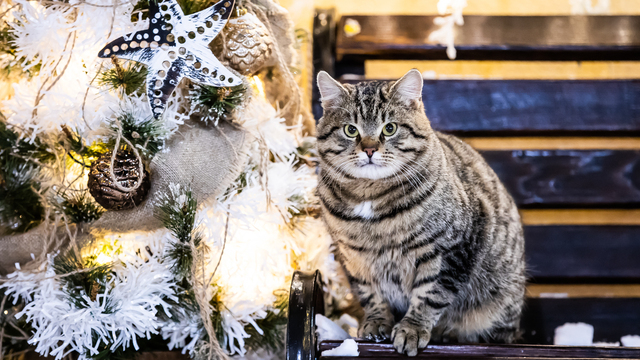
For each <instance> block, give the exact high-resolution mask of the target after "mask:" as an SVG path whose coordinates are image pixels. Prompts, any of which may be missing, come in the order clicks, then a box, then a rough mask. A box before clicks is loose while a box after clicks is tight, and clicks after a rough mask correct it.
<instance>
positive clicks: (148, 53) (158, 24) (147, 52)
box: [98, 0, 242, 118]
mask: <svg viewBox="0 0 640 360" xmlns="http://www.w3.org/2000/svg"><path fill="white" fill-rule="evenodd" d="M234 1H235V0H222V1H220V2H218V3H217V4H215V5H213V6H211V7H209V8H207V9H204V10H202V11H200V12H197V13H195V14H192V15H188V16H186V15H184V13H183V12H182V9H181V8H180V5H178V3H177V2H176V0H163V1H161V0H150V1H149V29H147V30H141V31H137V32H134V33H131V34H127V35H125V36H123V37H121V38H118V39H116V40H114V41H112V42H110V43H109V44H108V45H107V46H105V47H104V48H103V49H102V50H100V53H99V54H98V56H99V57H101V58H108V57H111V56H114V55H115V56H116V57H118V58H122V59H127V60H133V61H137V62H139V63H142V64H145V65H147V67H148V70H149V71H148V74H147V95H148V98H149V104H150V105H151V110H152V112H153V116H154V117H156V118H159V117H160V116H161V115H162V113H163V112H164V109H165V107H166V104H167V100H168V99H169V96H171V93H172V92H173V90H174V89H175V88H176V86H178V84H179V83H180V81H181V80H182V78H184V77H186V78H189V79H191V80H193V81H195V82H197V83H200V84H203V85H210V86H216V87H226V86H236V85H240V84H241V83H242V81H241V79H240V78H239V77H238V76H236V75H235V74H234V73H232V72H231V71H229V70H228V69H227V68H226V67H224V65H222V64H221V63H220V61H218V59H216V57H215V56H214V55H213V54H212V53H211V50H210V49H209V43H210V42H211V41H212V40H213V38H215V37H216V35H218V33H219V32H220V31H221V30H222V28H223V27H224V26H225V24H226V23H227V20H228V19H229V15H231V10H232V8H233V5H234Z"/></svg>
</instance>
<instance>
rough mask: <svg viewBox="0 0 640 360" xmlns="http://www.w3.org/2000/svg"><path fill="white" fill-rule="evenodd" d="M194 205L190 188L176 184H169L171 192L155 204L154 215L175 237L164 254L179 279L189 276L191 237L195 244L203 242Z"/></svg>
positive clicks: (191, 254)
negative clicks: (171, 186)
mask: <svg viewBox="0 0 640 360" xmlns="http://www.w3.org/2000/svg"><path fill="white" fill-rule="evenodd" d="M197 207H198V202H197V200H196V198H195V196H194V195H193V193H192V192H191V190H190V189H184V188H182V187H179V186H176V187H174V188H172V189H171V194H165V196H163V197H161V200H160V202H159V204H158V205H157V206H156V216H157V217H158V219H160V221H162V224H163V225H164V227H165V228H167V229H168V230H169V231H171V232H172V233H173V236H175V238H176V239H177V241H174V242H172V243H171V244H170V247H169V249H168V251H167V258H168V259H169V260H170V261H171V263H172V264H174V266H173V268H172V269H173V272H174V273H175V274H176V276H177V277H178V279H180V280H181V281H182V280H186V279H189V278H190V276H191V269H192V266H193V252H192V251H191V241H192V240H193V244H194V246H195V247H196V248H200V245H201V244H202V235H201V234H200V233H199V232H198V231H197V229H196V224H195V220H196V210H197ZM187 290H189V289H187Z"/></svg>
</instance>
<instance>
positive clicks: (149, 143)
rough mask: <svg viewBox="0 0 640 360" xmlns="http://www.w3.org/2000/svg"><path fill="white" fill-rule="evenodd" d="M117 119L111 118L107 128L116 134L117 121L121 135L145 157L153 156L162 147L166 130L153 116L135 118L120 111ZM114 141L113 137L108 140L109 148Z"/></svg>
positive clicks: (113, 144)
mask: <svg viewBox="0 0 640 360" xmlns="http://www.w3.org/2000/svg"><path fill="white" fill-rule="evenodd" d="M117 120H118V121H117V122H116V121H113V120H112V121H110V122H109V128H110V129H111V130H112V132H113V133H116V134H117V132H118V123H119V124H120V129H121V131H122V136H123V137H125V138H126V139H127V140H129V141H130V142H131V143H132V144H133V146H135V147H136V148H137V149H138V150H140V151H141V152H142V153H143V154H144V155H145V156H146V157H147V158H151V157H153V155H155V154H156V153H157V152H158V151H160V150H161V149H162V145H163V144H164V142H163V138H164V136H165V135H166V130H165V129H164V127H163V126H162V124H161V123H160V122H158V121H156V120H155V119H154V118H153V117H149V118H146V119H137V118H136V117H135V116H134V115H133V114H131V113H122V114H120V115H119V116H118V119H117ZM115 141H116V140H115V138H114V139H112V140H111V141H110V142H109V145H110V147H111V148H113V146H115Z"/></svg>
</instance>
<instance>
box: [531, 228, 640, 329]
mask: <svg viewBox="0 0 640 360" xmlns="http://www.w3.org/2000/svg"><path fill="white" fill-rule="evenodd" d="M524 235H525V248H526V251H525V255H526V258H527V270H528V271H527V273H528V275H529V276H530V277H531V278H532V279H533V280H535V281H536V282H539V283H585V282H586V283H601V284H602V283H610V284H611V283H640V260H639V259H640V226H525V227H524ZM635 312H636V313H640V308H638V309H637V310H636V311H635ZM638 335H640V333H639V334H638Z"/></svg>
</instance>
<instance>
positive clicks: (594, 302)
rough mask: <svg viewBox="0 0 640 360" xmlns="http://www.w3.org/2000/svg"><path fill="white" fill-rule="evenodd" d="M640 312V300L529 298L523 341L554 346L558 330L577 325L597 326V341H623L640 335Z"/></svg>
mask: <svg viewBox="0 0 640 360" xmlns="http://www.w3.org/2000/svg"><path fill="white" fill-rule="evenodd" d="M639 309H640V298H567V299H552V298H528V299H527V301H526V304H525V310H524V314H523V317H522V321H521V327H522V330H523V331H524V334H523V341H524V342H525V343H529V344H553V336H554V332H555V329H556V327H558V326H561V325H564V324H565V323H576V322H584V323H587V324H590V325H593V327H594V334H593V340H594V341H605V342H616V341H620V338H621V337H622V336H625V335H640V310H639ZM638 351H640V350H638ZM634 358H635V359H640V354H637V355H636V357H634Z"/></svg>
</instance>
